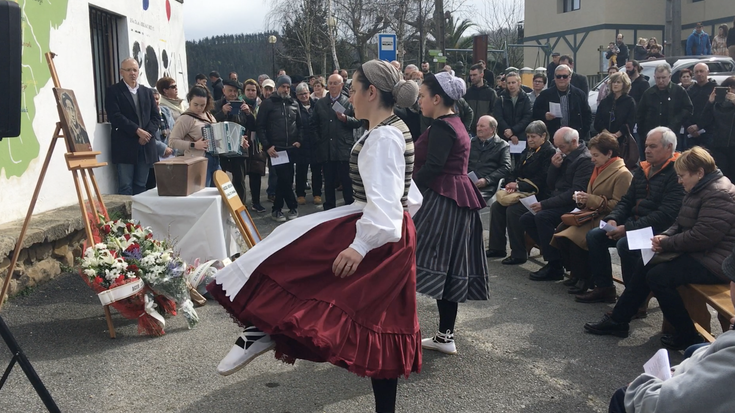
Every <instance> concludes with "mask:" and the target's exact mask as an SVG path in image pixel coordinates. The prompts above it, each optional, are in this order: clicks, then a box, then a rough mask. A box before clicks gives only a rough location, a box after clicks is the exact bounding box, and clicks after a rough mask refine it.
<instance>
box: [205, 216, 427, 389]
mask: <svg viewBox="0 0 735 413" xmlns="http://www.w3.org/2000/svg"><path fill="white" fill-rule="evenodd" d="M360 217H361V214H353V215H349V216H346V217H342V218H337V219H334V220H330V221H326V222H324V223H322V224H319V225H317V226H315V227H314V228H313V229H311V230H310V231H309V232H307V233H306V234H304V235H303V236H301V237H300V238H298V239H296V240H295V241H294V242H292V243H291V244H289V245H287V246H286V247H284V248H283V249H281V250H279V251H278V252H276V253H275V254H273V255H271V256H270V257H269V258H268V259H266V260H265V261H264V262H263V263H262V264H261V265H260V266H259V267H257V269H256V270H255V271H254V272H253V274H252V275H251V277H250V279H249V280H248V281H247V282H246V283H245V285H244V287H243V288H242V289H241V290H240V291H239V292H238V293H237V295H236V296H235V297H234V299H233V300H232V301H230V299H229V298H228V297H227V296H226V295H225V291H224V290H223V289H222V286H221V285H218V284H217V283H216V282H212V283H211V284H209V285H208V286H207V289H208V290H209V292H210V293H212V295H213V296H214V298H215V299H216V300H217V301H218V302H219V303H220V304H221V305H222V306H223V307H225V309H226V310H227V311H228V312H229V313H230V314H231V315H232V316H233V317H234V318H235V319H236V320H237V321H238V323H240V324H241V325H244V326H247V325H255V326H256V327H258V328H259V329H261V330H262V331H264V332H266V333H268V334H270V335H271V336H272V338H273V340H274V341H275V342H276V358H278V359H280V360H283V361H286V362H291V363H292V362H294V361H295V360H296V359H303V360H310V361H315V362H325V361H327V362H330V363H332V364H334V365H336V366H339V367H344V368H346V369H347V370H349V371H351V372H353V373H355V374H357V375H359V376H367V377H371V378H377V379H386V378H397V377H400V376H405V377H408V375H409V374H410V373H411V372H417V373H418V372H420V371H421V331H420V329H419V322H418V317H417V314H416V256H415V253H416V230H415V228H414V225H413V221H412V219H411V217H410V215H409V214H408V213H404V218H403V230H402V237H401V239H400V240H399V241H398V242H393V243H389V244H386V245H383V246H382V247H380V248H377V249H374V250H372V251H370V252H369V253H368V254H367V255H366V256H365V258H364V259H363V260H362V262H361V263H360V265H359V266H358V268H357V271H356V272H355V274H353V275H351V276H349V277H347V278H338V277H336V276H335V275H334V273H333V272H332V264H333V263H334V260H335V259H336V257H337V255H339V253H340V252H342V251H343V250H344V249H346V248H347V247H349V246H350V244H351V243H352V241H353V240H354V238H355V233H356V228H355V223H356V222H357V220H358V219H360ZM240 259H247V253H246V254H244V255H243V256H242V257H241V258H240Z"/></svg>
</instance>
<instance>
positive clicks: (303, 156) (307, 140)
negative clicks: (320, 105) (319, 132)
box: [297, 98, 317, 162]
mask: <svg viewBox="0 0 735 413" xmlns="http://www.w3.org/2000/svg"><path fill="white" fill-rule="evenodd" d="M316 102H317V99H314V98H309V109H307V108H306V107H305V106H304V105H303V103H301V101H299V112H301V132H302V134H301V148H299V149H300V150H299V152H300V153H299V159H297V161H298V162H311V161H312V159H313V158H314V130H313V129H311V114H312V113H314V108H315V107H316Z"/></svg>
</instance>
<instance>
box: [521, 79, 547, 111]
mask: <svg viewBox="0 0 735 413" xmlns="http://www.w3.org/2000/svg"><path fill="white" fill-rule="evenodd" d="M544 88H546V75H545V74H543V73H536V74H535V75H533V89H532V90H531V91H530V92H528V93H526V95H528V99H529V100H530V101H531V109H533V104H534V103H535V102H536V98H537V97H538V95H540V94H541V92H542V91H543V90H544Z"/></svg>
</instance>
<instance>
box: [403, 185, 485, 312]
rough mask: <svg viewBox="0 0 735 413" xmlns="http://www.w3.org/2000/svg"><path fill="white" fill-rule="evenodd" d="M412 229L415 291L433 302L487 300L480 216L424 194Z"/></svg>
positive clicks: (442, 198)
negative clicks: (414, 228)
mask: <svg viewBox="0 0 735 413" xmlns="http://www.w3.org/2000/svg"><path fill="white" fill-rule="evenodd" d="M413 220H414V223H415V225H416V291H417V292H418V293H420V294H424V295H427V296H429V297H431V298H435V299H437V300H439V299H443V300H447V301H452V302H457V303H463V302H465V301H467V300H487V298H488V271H487V259H486V258H485V247H484V246H483V242H482V222H481V221H480V213H479V211H476V210H471V209H469V208H460V207H459V206H457V203H456V202H455V201H454V200H453V199H450V198H447V197H444V196H442V195H439V194H437V193H436V192H434V191H432V190H428V191H427V192H426V193H425V194H424V202H423V205H422V206H421V209H420V210H419V212H418V213H416V215H415V216H414V218H413Z"/></svg>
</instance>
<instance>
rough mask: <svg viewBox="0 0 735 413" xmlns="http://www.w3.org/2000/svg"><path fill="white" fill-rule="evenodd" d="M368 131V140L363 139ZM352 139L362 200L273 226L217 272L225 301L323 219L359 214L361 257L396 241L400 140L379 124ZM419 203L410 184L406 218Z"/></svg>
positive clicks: (401, 178)
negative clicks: (357, 151)
mask: <svg viewBox="0 0 735 413" xmlns="http://www.w3.org/2000/svg"><path fill="white" fill-rule="evenodd" d="M368 133H369V134H370V139H367V140H365V139H366V138H367V136H368ZM358 141H364V145H363V148H362V150H361V151H360V154H359V156H358V158H357V165H358V168H359V171H360V177H361V178H362V181H363V184H364V186H365V194H366V195H367V199H368V202H367V203H365V202H360V201H355V202H354V203H352V204H350V205H345V206H341V207H338V208H334V209H330V210H328V211H324V212H319V213H315V214H311V215H307V216H304V217H301V218H298V219H295V220H292V221H288V222H287V223H285V224H282V225H281V226H279V227H278V228H276V229H275V230H274V231H273V232H272V233H271V234H270V235H268V237H267V238H265V239H264V240H263V241H261V242H260V243H258V244H257V245H256V246H255V247H253V248H252V249H250V250H249V251H247V253H245V254H243V255H242V256H241V257H240V258H238V259H237V260H236V261H235V262H234V263H232V264H231V265H228V266H227V267H225V268H224V269H222V270H221V271H219V272H218V273H217V275H216V277H215V281H216V282H217V284H219V285H221V286H222V289H223V290H224V291H225V293H226V294H227V296H228V297H229V298H230V299H231V300H233V299H234V297H235V295H237V293H238V292H239V291H240V289H242V287H243V286H244V285H245V282H247V280H248V279H249V278H250V274H252V273H253V271H255V269H256V268H257V267H258V266H259V265H260V264H261V263H262V262H263V261H265V260H266V259H267V258H268V257H270V256H271V255H273V254H274V253H276V252H277V251H279V250H281V249H283V248H284V247H286V246H287V245H289V244H290V243H292V242H293V241H295V240H296V239H298V238H300V237H301V236H302V235H304V234H306V233H307V232H308V231H310V230H311V229H313V228H314V227H316V226H317V225H319V224H322V223H324V222H326V221H330V220H333V219H338V218H343V217H346V216H349V215H353V214H360V213H361V214H362V217H360V219H359V220H358V221H357V224H356V227H357V233H356V235H355V239H354V240H353V241H352V244H351V245H350V248H353V249H354V250H355V251H357V252H358V253H359V254H360V255H362V256H363V257H364V256H365V255H366V254H367V253H368V252H370V251H371V250H373V249H376V248H379V247H381V246H383V245H385V244H387V243H389V242H396V241H398V240H400V239H401V232H402V227H403V206H402V205H401V197H403V191H404V190H405V185H406V180H405V179H406V178H405V168H406V161H405V158H404V156H403V153H404V152H405V151H406V141H405V139H404V138H403V134H402V133H401V132H400V131H399V130H398V129H397V128H395V127H393V126H381V127H378V128H375V129H374V130H373V131H369V132H367V133H365V134H364V135H363V136H362V137H361V138H360V139H359V140H358ZM422 201H423V198H422V196H421V193H420V192H419V190H418V188H417V187H416V185H415V184H414V183H413V181H411V188H410V190H409V194H408V211H409V213H410V214H411V215H414V214H415V213H416V212H417V211H418V210H419V208H421V202H422ZM335 258H337V257H335Z"/></svg>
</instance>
